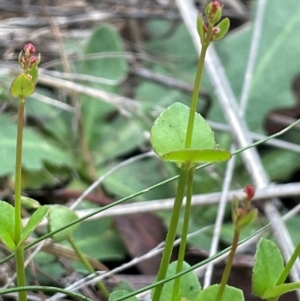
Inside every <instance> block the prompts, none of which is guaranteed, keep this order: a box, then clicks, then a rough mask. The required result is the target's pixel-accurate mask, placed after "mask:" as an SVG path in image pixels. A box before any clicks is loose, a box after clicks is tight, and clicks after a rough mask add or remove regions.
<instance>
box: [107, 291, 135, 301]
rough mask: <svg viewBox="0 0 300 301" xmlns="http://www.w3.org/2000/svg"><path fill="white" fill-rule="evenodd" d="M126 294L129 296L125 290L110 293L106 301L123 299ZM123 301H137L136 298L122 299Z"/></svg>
mask: <svg viewBox="0 0 300 301" xmlns="http://www.w3.org/2000/svg"><path fill="white" fill-rule="evenodd" d="M128 294H129V292H128V291H126V290H119V291H115V292H112V293H111V294H110V296H109V299H108V301H114V300H116V299H118V298H121V297H125V296H126V295H128ZM124 301H138V298H137V297H135V296H133V297H129V298H126V299H124Z"/></svg>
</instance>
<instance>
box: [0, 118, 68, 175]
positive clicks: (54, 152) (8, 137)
mask: <svg viewBox="0 0 300 301" xmlns="http://www.w3.org/2000/svg"><path fill="white" fill-rule="evenodd" d="M0 128H1V131H0V158H1V164H0V175H4V174H9V173H13V172H14V168H15V149H16V136H17V125H16V124H15V123H14V122H12V120H10V119H9V118H8V117H7V116H6V115H1V116H0ZM45 161H50V162H52V164H54V165H61V166H66V165H69V166H70V165H71V162H70V159H69V158H68V156H67V155H66V154H65V153H64V152H63V151H62V150H61V149H59V148H58V147H57V146H55V145H52V144H50V143H49V142H48V141H47V140H46V138H45V137H41V136H40V135H39V134H38V133H36V132H34V131H33V130H32V129H30V128H27V127H25V129H24V139H23V167H25V168H26V169H29V170H40V169H42V168H43V165H44V162H45Z"/></svg>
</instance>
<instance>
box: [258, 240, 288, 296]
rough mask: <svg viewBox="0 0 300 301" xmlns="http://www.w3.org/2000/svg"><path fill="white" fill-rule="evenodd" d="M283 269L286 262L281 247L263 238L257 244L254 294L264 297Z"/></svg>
mask: <svg viewBox="0 0 300 301" xmlns="http://www.w3.org/2000/svg"><path fill="white" fill-rule="evenodd" d="M283 269H284V263H283V258H282V255H281V252H280V250H279V248H278V247H277V246H276V244H274V243H273V242H272V241H270V240H268V239H265V238H261V239H260V241H259V243H258V245H257V250H256V253H255V263H254V267H253V275H252V291H253V294H254V295H256V296H258V297H260V298H262V296H263V295H264V294H265V293H266V292H267V291H268V290H269V289H271V288H272V287H274V286H275V285H276V282H277V280H278V278H279V276H280V275H281V273H282V271H283Z"/></svg>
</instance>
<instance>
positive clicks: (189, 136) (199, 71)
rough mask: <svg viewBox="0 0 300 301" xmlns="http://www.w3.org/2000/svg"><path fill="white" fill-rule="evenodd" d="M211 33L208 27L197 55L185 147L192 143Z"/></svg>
mask: <svg viewBox="0 0 300 301" xmlns="http://www.w3.org/2000/svg"><path fill="white" fill-rule="evenodd" d="M211 35H212V28H209V29H208V32H207V37H206V40H205V42H204V43H203V44H202V48H201V53H200V57H199V61H198V65H197V71H196V77H195V82H194V89H193V94H192V103H191V108H190V115H189V121H188V127H187V133H186V140H185V148H190V147H191V145H192V137H193V129H194V121H195V113H196V109H197V103H198V97H199V91H200V85H201V78H202V73H203V69H204V60H205V55H206V51H207V48H208V46H209V44H210V39H211Z"/></svg>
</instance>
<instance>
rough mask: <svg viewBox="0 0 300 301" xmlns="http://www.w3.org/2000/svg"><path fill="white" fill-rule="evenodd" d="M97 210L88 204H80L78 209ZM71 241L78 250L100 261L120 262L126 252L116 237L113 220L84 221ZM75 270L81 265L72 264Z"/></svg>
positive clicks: (93, 205)
mask: <svg viewBox="0 0 300 301" xmlns="http://www.w3.org/2000/svg"><path fill="white" fill-rule="evenodd" d="M88 208H89V209H91V208H98V207H97V206H96V205H95V204H92V203H90V202H82V203H81V204H80V206H79V207H78V209H88ZM73 239H74V240H75V241H76V244H77V246H78V248H80V250H81V251H82V252H83V253H85V254H87V255H89V256H91V257H93V258H95V259H98V260H100V261H105V260H122V259H124V257H125V256H126V250H125V247H124V245H123V242H122V239H121V238H120V236H119V235H118V233H117V231H116V229H115V227H114V223H113V219H111V218H101V219H95V220H89V221H84V222H82V223H81V225H80V227H79V229H78V230H77V231H76V232H75V233H74V234H73ZM73 265H74V266H75V267H76V268H77V267H81V266H82V265H81V264H80V263H78V262H74V264H73Z"/></svg>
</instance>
